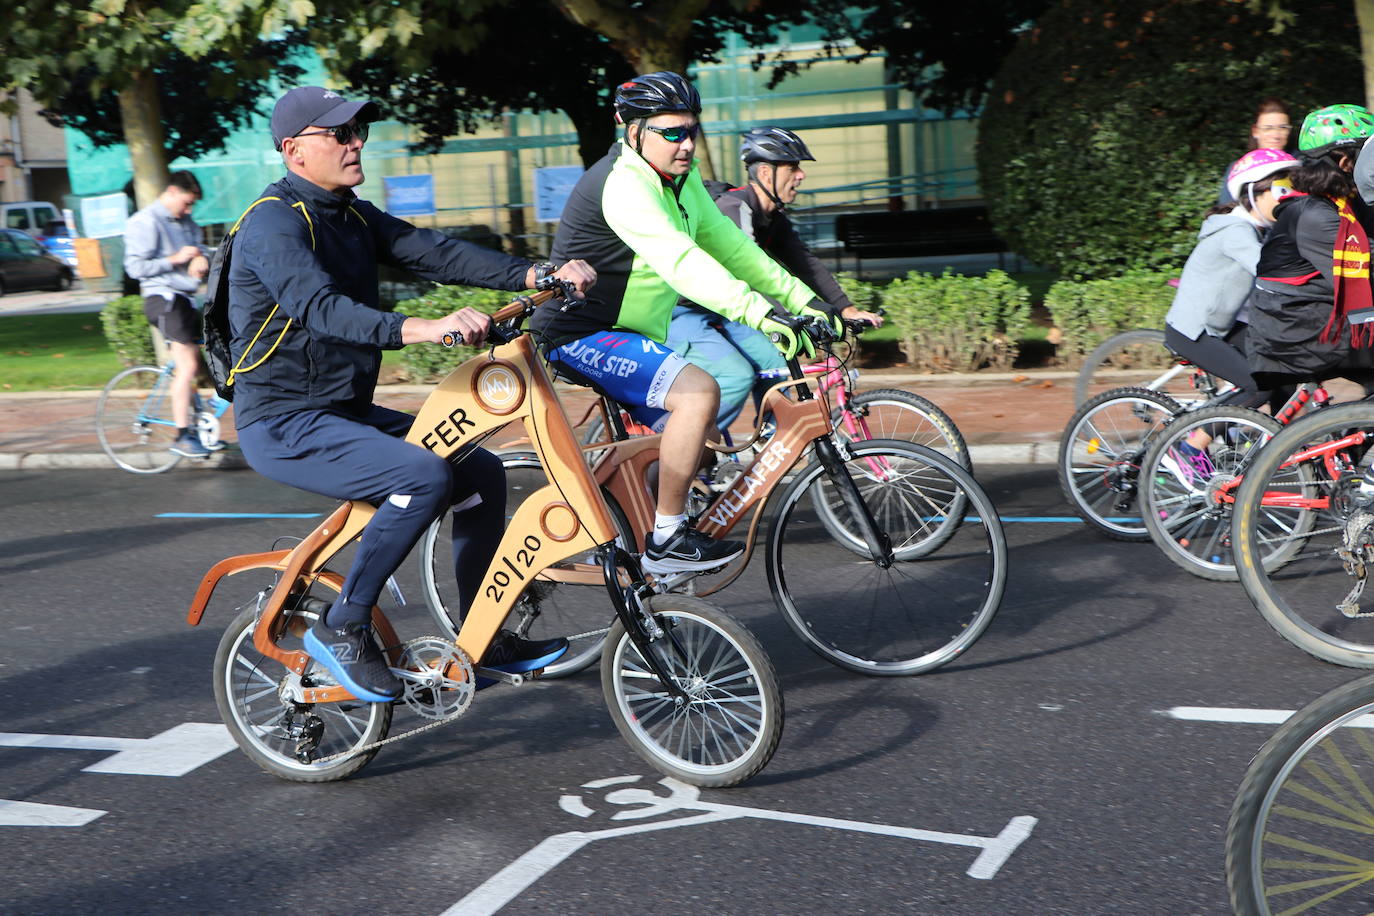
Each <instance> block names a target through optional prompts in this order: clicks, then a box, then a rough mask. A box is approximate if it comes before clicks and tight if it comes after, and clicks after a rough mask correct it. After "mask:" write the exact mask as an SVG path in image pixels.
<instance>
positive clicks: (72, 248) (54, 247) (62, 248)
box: [38, 219, 77, 267]
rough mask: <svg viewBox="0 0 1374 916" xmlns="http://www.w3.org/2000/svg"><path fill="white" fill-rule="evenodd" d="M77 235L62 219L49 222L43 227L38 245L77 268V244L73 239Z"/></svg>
mask: <svg viewBox="0 0 1374 916" xmlns="http://www.w3.org/2000/svg"><path fill="white" fill-rule="evenodd" d="M75 236H76V233H74V232H72V230H71V229H68V228H67V224H66V223H65V222H63V221H62V220H60V219H54V220H49V221H48V224H47V225H46V226H44V227H43V231H42V232H41V233H39V235H38V244H40V245H42V246H43V247H44V248H46V249H48V250H49V251H51V252H52V253H53V254H55V255H57V256H58V257H59V258H61V259H62V260H64V261H66V262H67V263H68V264H70V265H71V266H72V267H76V266H77V263H76V244H75V243H74V242H72V239H73V238H74V237H75Z"/></svg>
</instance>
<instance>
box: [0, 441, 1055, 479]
mask: <svg viewBox="0 0 1374 916" xmlns="http://www.w3.org/2000/svg"><path fill="white" fill-rule="evenodd" d="M1058 452H1059V447H1058V445H1056V444H1055V443H1052V442H1018V443H1007V444H1002V445H970V446H969V457H970V459H971V460H972V461H973V467H974V472H975V473H976V472H977V469H978V467H979V466H980V465H984V464H1020V465H1025V464H1054V462H1055V460H1056V458H1057V457H1058ZM183 468H184V469H189V470H194V471H234V470H246V469H247V468H248V462H246V461H244V460H243V456H242V455H240V454H233V455H229V454H226V455H224V456H223V457H222V458H218V459H216V458H208V459H206V460H204V461H196V460H189V459H188V460H182V461H179V462H177V464H176V465H175V468H174V469H175V470H180V469H183ZM71 470H88V471H111V470H117V468H116V467H115V464H114V462H112V461H111V460H110V458H109V456H108V455H106V454H105V453H104V452H19V453H15V452H8V453H5V452H0V471H71Z"/></svg>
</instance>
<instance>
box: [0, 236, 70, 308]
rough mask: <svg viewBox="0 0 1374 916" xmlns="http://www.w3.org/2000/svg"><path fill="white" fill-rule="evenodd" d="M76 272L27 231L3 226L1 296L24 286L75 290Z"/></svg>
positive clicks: (26, 287) (0, 263) (0, 244)
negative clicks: (73, 287)
mask: <svg viewBox="0 0 1374 916" xmlns="http://www.w3.org/2000/svg"><path fill="white" fill-rule="evenodd" d="M75 278H76V271H75V270H73V269H72V266H71V265H70V264H68V263H66V262H65V261H63V260H62V259H61V258H59V257H57V256H56V255H54V254H53V253H52V252H50V251H48V250H47V249H46V248H44V247H43V246H42V245H40V244H38V242H37V241H36V240H35V239H34V238H33V236H31V235H29V234H28V233H26V232H20V231H19V230H17V229H0V296H3V295H4V294H5V293H12V292H18V291H19V290H21V289H51V290H64V289H71V286H72V280H74V279H75Z"/></svg>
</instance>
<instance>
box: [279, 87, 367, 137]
mask: <svg viewBox="0 0 1374 916" xmlns="http://www.w3.org/2000/svg"><path fill="white" fill-rule="evenodd" d="M381 116H382V112H381V109H380V108H378V107H377V105H376V103H374V102H368V101H363V102H350V101H348V100H347V99H345V98H344V97H343V96H341V95H339V94H338V93H337V92H333V91H331V90H329V89H325V88H324V87H322V86H297V87H296V88H295V89H292V90H291V91H290V92H288V93H286V95H284V96H282V97H281V98H279V99H277V104H276V107H275V108H273V109H272V143H273V145H274V146H276V148H277V149H279V150H280V149H281V144H282V141H283V140H285V139H286V138H287V137H294V136H296V134H298V133H300V132H301V131H303V130H305V129H306V128H307V127H309V126H310V125H311V124H318V125H319V126H320V127H338V126H339V125H340V124H347V123H348V122H349V121H352V120H353V119H354V118H357V119H358V120H359V121H376V120H378V119H379V118H381Z"/></svg>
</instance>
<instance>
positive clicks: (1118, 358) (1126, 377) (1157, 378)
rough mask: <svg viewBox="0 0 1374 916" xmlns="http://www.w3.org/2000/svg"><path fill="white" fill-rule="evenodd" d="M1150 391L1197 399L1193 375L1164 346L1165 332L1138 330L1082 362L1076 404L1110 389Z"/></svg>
mask: <svg viewBox="0 0 1374 916" xmlns="http://www.w3.org/2000/svg"><path fill="white" fill-rule="evenodd" d="M1123 387H1131V388H1147V389H1150V390H1153V391H1160V392H1163V393H1164V394H1167V395H1170V396H1171V397H1175V398H1179V399H1190V400H1191V399H1194V398H1196V397H1197V392H1196V391H1195V390H1194V389H1193V383H1192V374H1191V373H1190V372H1189V371H1188V369H1187V368H1186V367H1185V366H1181V365H1179V364H1178V362H1177V361H1176V360H1175V359H1174V357H1173V354H1171V353H1170V352H1169V349H1168V348H1167V347H1166V346H1164V332H1163V331H1157V330H1154V329H1153V328H1136V329H1135V330H1132V331H1123V332H1122V333H1120V334H1114V335H1113V336H1111V337H1108V338H1107V339H1106V340H1104V341H1102V343H1100V344H1098V345H1097V346H1096V347H1095V348H1093V351H1092V352H1091V353H1089V354H1088V356H1087V358H1086V359H1085V360H1083V367H1082V368H1081V369H1079V370H1078V377H1077V379H1075V381H1074V386H1073V402H1074V403H1075V404H1079V405H1081V404H1084V403H1086V402H1087V400H1088V399H1089V398H1091V397H1093V396H1095V395H1097V394H1099V393H1100V392H1102V391H1103V390H1105V389H1110V388H1123Z"/></svg>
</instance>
